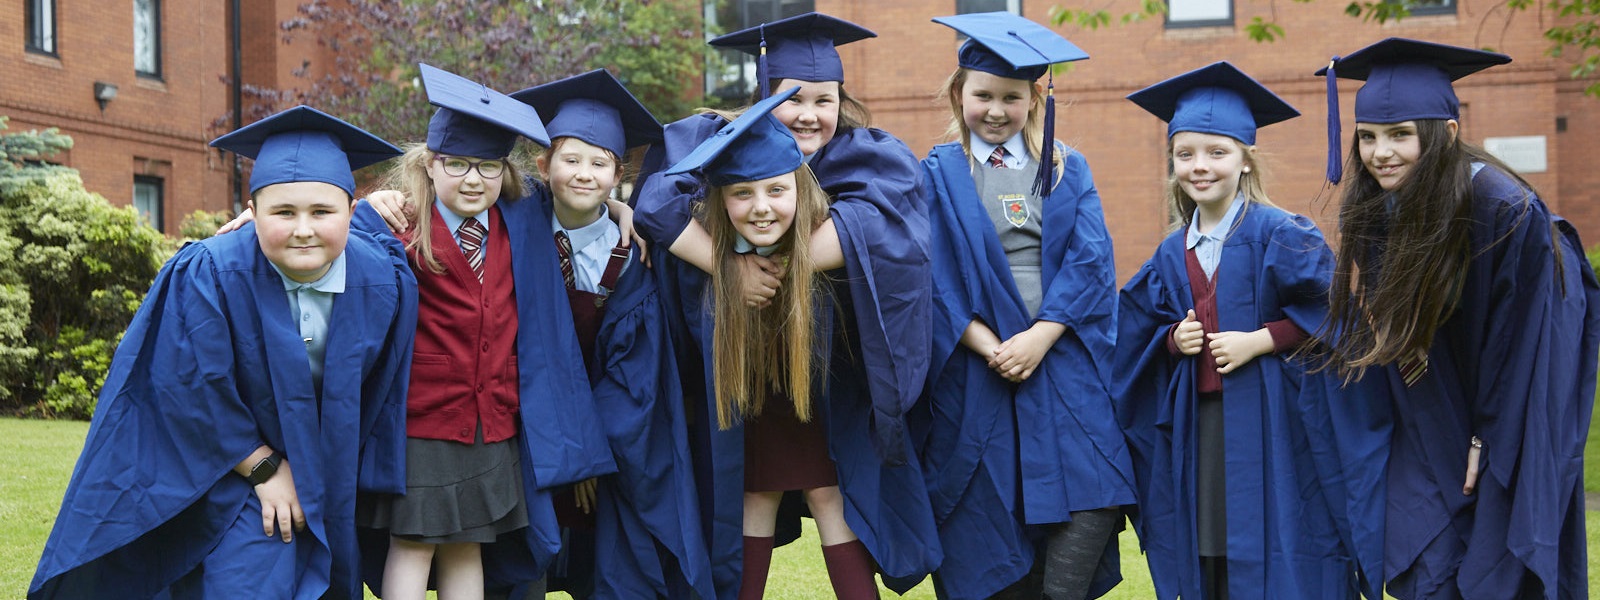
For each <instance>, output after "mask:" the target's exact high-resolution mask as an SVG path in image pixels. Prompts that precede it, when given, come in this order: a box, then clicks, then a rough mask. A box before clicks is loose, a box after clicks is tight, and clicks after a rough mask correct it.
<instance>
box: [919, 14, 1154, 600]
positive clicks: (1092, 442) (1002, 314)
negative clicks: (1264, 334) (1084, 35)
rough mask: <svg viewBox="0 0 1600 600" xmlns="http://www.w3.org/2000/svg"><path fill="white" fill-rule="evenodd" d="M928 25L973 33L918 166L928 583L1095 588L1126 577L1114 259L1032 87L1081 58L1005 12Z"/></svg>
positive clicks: (1089, 195) (974, 590)
mask: <svg viewBox="0 0 1600 600" xmlns="http://www.w3.org/2000/svg"><path fill="white" fill-rule="evenodd" d="M934 21H936V22H939V23H941V24H944V25H948V26H950V27H953V28H955V29H957V30H959V31H961V32H963V33H966V34H967V35H968V36H970V39H969V40H968V41H967V42H966V43H965V44H964V45H963V46H962V47H961V50H960V52H959V68H958V69H957V70H956V72H955V73H954V74H952V75H951V77H950V80H949V82H948V83H947V84H946V86H945V92H944V98H945V100H946V101H947V102H949V105H950V109H951V112H952V113H953V114H952V120H953V123H954V126H953V129H954V130H955V131H957V132H958V133H959V135H960V136H961V137H960V139H959V141H957V142H953V143H949V144H944V145H941V146H936V147H934V149H933V150H932V152H930V153H929V155H928V158H926V159H924V160H923V161H922V165H923V168H924V169H925V170H926V173H927V179H928V182H929V184H930V185H931V190H932V193H931V194H930V207H929V218H928V220H929V222H930V225H931V227H932V231H933V240H932V243H931V247H932V251H933V272H934V293H935V297H934V306H935V307H936V308H938V309H939V310H936V311H935V313H934V314H935V315H936V318H935V320H934V325H933V330H934V336H933V339H934V351H933V363H932V364H933V368H932V371H931V372H930V373H929V382H928V387H927V390H926V391H925V394H926V395H927V397H928V398H929V401H930V402H931V404H932V407H931V408H932V411H931V415H932V419H931V420H930V423H929V424H928V430H927V431H926V432H925V434H924V435H925V439H926V442H925V445H924V446H923V448H922V450H921V452H922V459H923V466H924V471H925V475H926V477H927V479H928V488H929V492H930V494H931V495H932V498H933V505H934V510H935V515H936V516H937V517H938V519H939V535H940V537H941V539H942V540H943V545H944V548H945V560H944V563H943V564H942V565H941V566H940V568H939V571H937V572H936V573H935V578H936V581H937V582H938V584H939V590H940V592H941V595H942V596H943V597H949V598H988V597H990V596H992V595H994V594H996V593H997V592H999V593H1001V594H1002V597H1010V595H1012V594H1019V595H1025V596H1026V597H1035V598H1037V597H1040V594H1041V593H1042V594H1045V595H1046V597H1049V598H1056V599H1063V600H1064V599H1074V600H1076V599H1082V598H1088V597H1098V596H1100V595H1101V594H1103V593H1105V591H1106V590H1108V589H1109V588H1110V587H1111V586H1113V585H1115V584H1116V583H1117V581H1119V580H1120V576H1119V575H1118V573H1119V570H1120V569H1119V562H1118V556H1117V541H1116V532H1117V530H1119V529H1120V528H1121V524H1122V518H1123V517H1122V511H1121V510H1119V509H1118V508H1117V507H1119V506H1121V505H1125V504H1132V503H1133V467H1132V464H1131V463H1130V462H1129V458H1128V452H1127V445H1126V443H1125V442H1124V441H1123V436H1122V431H1121V430H1120V429H1118V428H1117V423H1116V417H1115V416H1114V415H1113V414H1112V409H1111V390H1110V381H1109V379H1110V375H1111V373H1110V371H1111V355H1112V349H1113V346H1114V343H1115V335H1116V331H1115V322H1114V315H1115V311H1116V271H1115V263H1114V261H1113V260H1112V258H1111V237H1110V236H1109V235H1108V234H1107V232H1106V226H1105V218H1104V215H1103V214H1102V213H1101V210H1100V198H1099V194H1098V193H1097V192H1096V191H1095V185H1094V179H1093V177H1092V176H1091V174H1090V172H1089V165H1088V163H1087V161H1085V160H1084V157H1083V155H1082V154H1079V153H1078V152H1076V151H1073V150H1071V149H1069V148H1067V147H1066V146H1064V145H1062V144H1061V143H1060V142H1057V141H1055V140H1054V139H1053V136H1052V135H1051V132H1050V131H1049V129H1046V127H1049V126H1048V125H1045V123H1046V122H1048V121H1051V120H1053V119H1052V117H1050V116H1047V115H1049V114H1051V113H1052V111H1051V110H1050V107H1049V105H1051V104H1054V102H1055V99H1054V98H1053V97H1049V96H1047V95H1046V92H1045V91H1044V89H1042V88H1041V86H1040V85H1039V84H1038V83H1035V81H1036V80H1037V79H1038V78H1039V77H1040V76H1041V75H1043V74H1044V72H1045V71H1046V70H1047V69H1048V68H1049V65H1050V64H1051V63H1055V62H1065V61H1070V60H1081V59H1084V58H1088V55H1087V54H1085V53H1083V52H1082V51H1081V50H1079V49H1078V48H1077V47H1076V46H1073V45H1072V44H1071V43H1070V42H1068V41H1066V40H1065V39H1062V38H1061V36H1059V35H1056V34H1055V33H1054V32H1052V31H1050V30H1048V29H1046V28H1044V27H1043V26H1040V25H1038V24H1037V23H1033V22H1032V21H1028V20H1027V19H1024V18H1022V17H1018V16H1016V15H1012V14H1010V13H1003V12H1002V13H983V14H969V15H961V16H956V17H941V18H938V19H934ZM1012 32H1015V33H1016V34H1018V35H1019V36H1020V39H1021V40H1023V41H1022V42H1018V41H1017V38H1012V37H1011V36H1010V35H1009V34H1010V33H1012ZM1047 103H1048V104H1047ZM1047 143H1048V144H1049V146H1048V151H1045V148H1047V147H1046V146H1045V144H1047ZM1052 157H1053V159H1052ZM1041 165H1046V166H1045V167H1044V168H1041ZM1037 182H1042V184H1041V187H1040V188H1035V184H1036V183H1037ZM1019 491H1020V494H1019V493H1018V492H1019ZM1032 539H1037V540H1038V542H1037V547H1038V549H1039V550H1040V551H1039V552H1038V553H1037V555H1035V552H1034V548H1035V543H1033V542H1030V540H1032ZM1030 565H1032V566H1034V569H1033V572H1034V573H1033V576H1028V575H1029V573H1030ZM1013 582H1015V583H1013ZM1008 585H1010V587H1011V589H1009V590H1006V591H1004V592H1001V590H1002V588H1006V587H1007V586H1008ZM1018 597H1023V596H1018Z"/></svg>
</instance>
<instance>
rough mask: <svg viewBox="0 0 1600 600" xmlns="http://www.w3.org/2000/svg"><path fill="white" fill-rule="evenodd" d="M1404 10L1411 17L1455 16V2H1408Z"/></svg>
mask: <svg viewBox="0 0 1600 600" xmlns="http://www.w3.org/2000/svg"><path fill="white" fill-rule="evenodd" d="M1406 8H1407V9H1409V10H1410V11H1411V14H1413V15H1453V14H1456V2H1455V0H1410V1H1409V2H1406Z"/></svg>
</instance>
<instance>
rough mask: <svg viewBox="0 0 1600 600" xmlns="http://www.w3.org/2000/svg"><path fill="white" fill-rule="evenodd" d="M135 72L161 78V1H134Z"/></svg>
mask: <svg viewBox="0 0 1600 600" xmlns="http://www.w3.org/2000/svg"><path fill="white" fill-rule="evenodd" d="M133 70H134V71H135V72H137V73H138V74H140V75H143V76H145V77H161V0H133Z"/></svg>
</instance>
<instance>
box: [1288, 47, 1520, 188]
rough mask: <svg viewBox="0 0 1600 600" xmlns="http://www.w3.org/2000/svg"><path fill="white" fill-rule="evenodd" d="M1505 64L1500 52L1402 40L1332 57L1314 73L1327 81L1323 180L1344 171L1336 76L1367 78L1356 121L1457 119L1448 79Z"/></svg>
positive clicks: (1335, 177)
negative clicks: (1325, 149) (1325, 173)
mask: <svg viewBox="0 0 1600 600" xmlns="http://www.w3.org/2000/svg"><path fill="white" fill-rule="evenodd" d="M1509 62H1511V57H1509V56H1506V55H1504V54H1499V53H1495V52H1485V51H1483V50H1473V49H1471V48H1461V47H1457V46H1447V45H1444V44H1435V43H1432V42H1424V41H1420V40H1409V39H1405V38H1388V39H1386V40H1383V41H1380V42H1378V43H1375V44H1373V45H1371V46H1367V47H1365V48H1362V49H1360V50H1357V51H1355V52H1353V53H1351V54H1350V55H1349V56H1345V57H1343V58H1340V57H1338V56H1335V57H1333V60H1330V61H1328V66H1326V67H1323V68H1322V69H1319V70H1317V73H1316V74H1317V75H1322V76H1326V77H1327V80H1328V181H1331V182H1333V183H1338V182H1339V180H1340V179H1341V178H1342V177H1343V175H1344V168H1343V163H1341V162H1340V156H1339V154H1340V153H1341V150H1340V147H1339V146H1340V140H1339V88H1338V85H1337V84H1336V82H1335V81H1336V78H1338V77H1343V78H1345V79H1356V80H1361V81H1366V82H1367V83H1366V84H1365V85H1363V86H1361V90H1360V91H1357V92H1356V120H1357V121H1360V122H1363V123H1400V122H1403V121H1411V120H1415V119H1459V118H1461V101H1460V100H1458V99H1456V91H1455V87H1454V86H1452V85H1451V84H1450V82H1452V81H1455V80H1457V79H1460V78H1462V77H1466V76H1468V75H1471V74H1473V73H1477V72H1478V71H1482V70H1484V69H1487V68H1489V67H1492V66H1495V65H1503V64H1506V63H1509Z"/></svg>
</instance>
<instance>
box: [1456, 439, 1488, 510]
mask: <svg viewBox="0 0 1600 600" xmlns="http://www.w3.org/2000/svg"><path fill="white" fill-rule="evenodd" d="M1471 443H1472V446H1470V447H1468V448H1467V479H1466V483H1464V484H1462V486H1461V495H1463V496H1471V495H1472V492H1473V491H1475V490H1477V489H1478V461H1479V460H1481V459H1482V458H1483V442H1482V441H1480V440H1479V439H1478V436H1472V442H1471Z"/></svg>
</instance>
